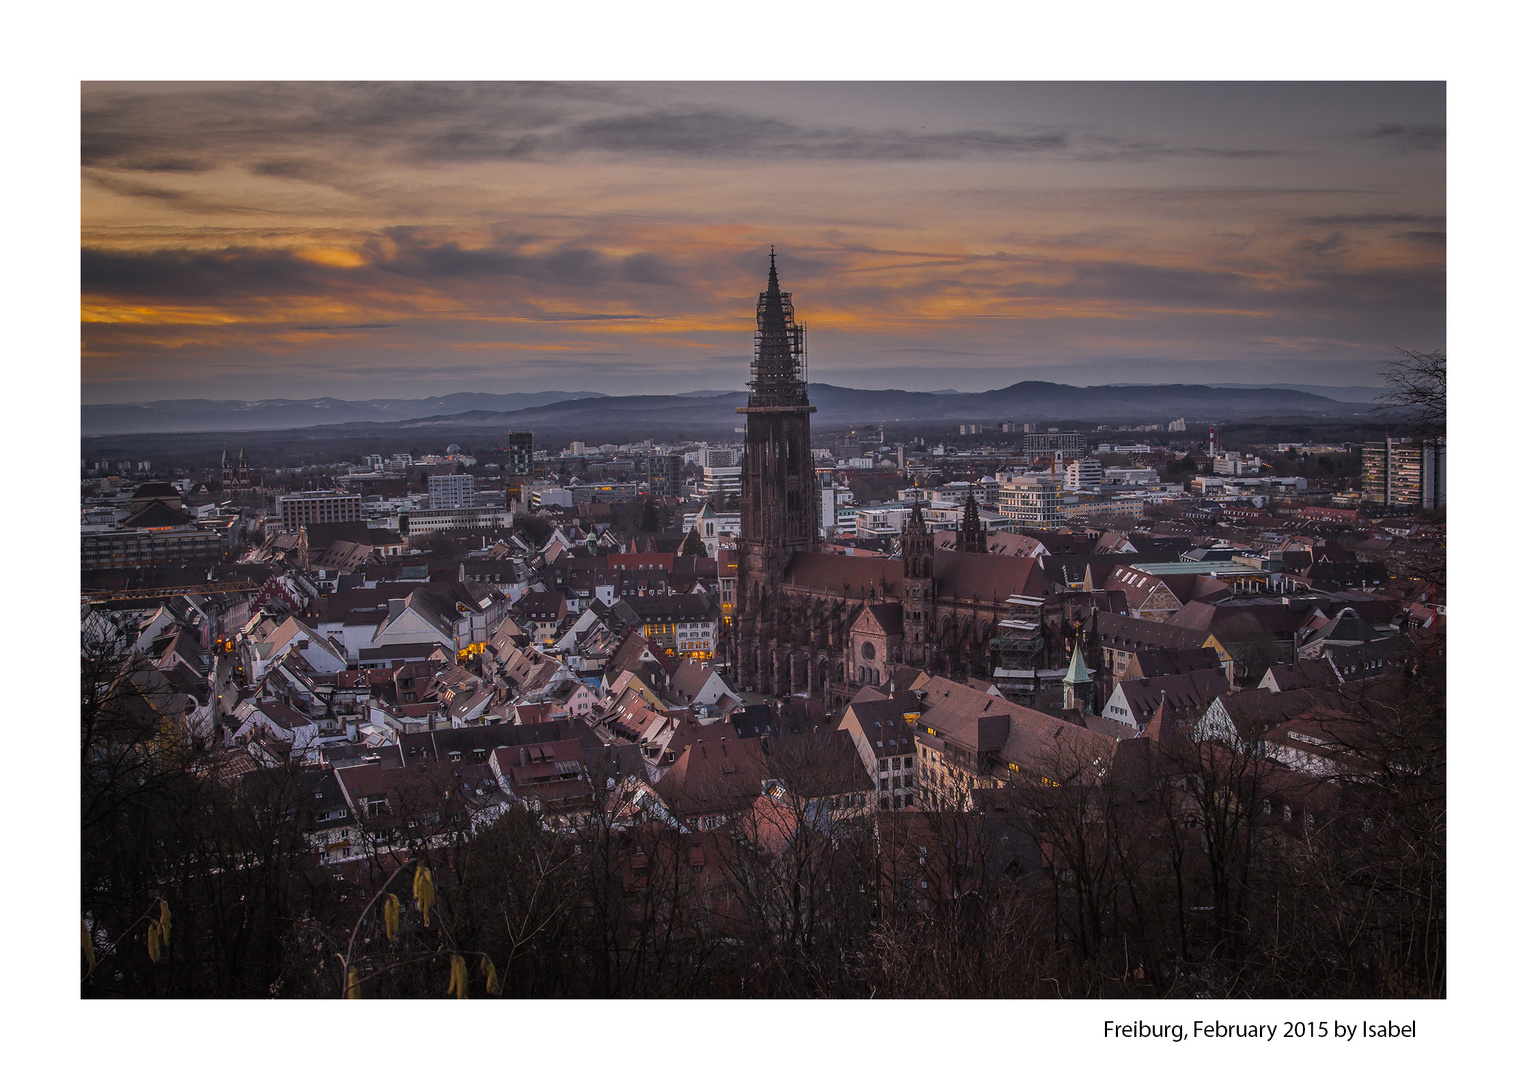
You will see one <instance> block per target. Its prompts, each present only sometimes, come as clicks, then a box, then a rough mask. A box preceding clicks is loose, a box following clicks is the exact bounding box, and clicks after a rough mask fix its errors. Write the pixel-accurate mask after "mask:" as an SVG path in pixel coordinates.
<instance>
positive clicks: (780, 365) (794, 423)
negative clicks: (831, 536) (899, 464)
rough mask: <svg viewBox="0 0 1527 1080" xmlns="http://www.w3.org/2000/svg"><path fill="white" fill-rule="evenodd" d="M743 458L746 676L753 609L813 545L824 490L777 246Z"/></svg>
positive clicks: (754, 628) (740, 581)
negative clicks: (797, 555)
mask: <svg viewBox="0 0 1527 1080" xmlns="http://www.w3.org/2000/svg"><path fill="white" fill-rule="evenodd" d="M751 376H752V377H751V379H750V380H749V382H748V403H747V405H746V406H745V407H743V408H740V409H738V410H737V411H738V412H739V413H742V414H744V415H746V416H747V441H746V443H745V444H744V451H743V458H742V534H741V536H740V537H739V538H738V543H737V602H738V608H739V642H738V643H739V656H738V660H739V665H740V668H741V670H740V672H739V674H740V676H741V678H742V681H743V682H744V683H751V682H752V681H753V679H752V678H750V676H751V675H752V674H753V672H752V671H751V670H750V667H751V665H750V659H751V657H752V655H753V652H754V648H753V646H755V645H756V643H757V642H758V639H759V638H760V637H761V636H763V634H764V630H763V628H761V627H759V626H758V625H757V616H758V614H759V612H760V610H761V609H762V608H763V607H764V605H765V600H766V597H767V596H768V594H770V593H771V592H772V591H773V590H774V589H775V587H776V586H778V585H779V582H780V580H781V578H782V577H783V576H784V572H785V567H786V566H787V565H789V562H790V559H791V558H792V557H793V556H794V555H795V553H796V552H798V551H809V550H811V549H812V548H814V547H815V546H816V541H817V519H818V516H819V514H820V511H821V491H820V489H819V488H818V487H817V484H816V467H815V465H814V464H813V462H812V458H811V414H812V413H814V412H816V407H815V406H813V405H812V404H811V403H810V402H809V401H808V400H807V398H806V327H805V326H804V325H803V324H800V323H797V322H796V321H795V308H794V306H793V305H792V304H791V302H790V294H789V293H787V292H781V291H780V288H779V273H778V271H777V269H776V267H775V259H774V250H773V249H772V248H770V249H769V285H768V288H766V289H765V290H764V291H763V292H761V293H759V294H758V327H757V330H756V331H755V332H754V335H753V365H752V368H751Z"/></svg>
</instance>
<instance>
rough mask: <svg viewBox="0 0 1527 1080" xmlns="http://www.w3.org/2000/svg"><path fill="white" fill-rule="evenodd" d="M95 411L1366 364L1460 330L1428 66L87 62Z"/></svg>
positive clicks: (923, 385)
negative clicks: (564, 77) (1219, 72)
mask: <svg viewBox="0 0 1527 1080" xmlns="http://www.w3.org/2000/svg"><path fill="white" fill-rule="evenodd" d="M82 99H83V112H82V118H81V120H82V147H81V156H82V180H83V183H82V192H83V196H82V206H81V215H82V230H81V232H82V235H81V244H82V279H83V283H82V298H81V317H82V327H81V333H82V362H81V369H82V391H83V397H84V400H85V401H86V402H87V403H88V402H95V401H122V400H143V399H155V398H170V397H176V398H188V397H211V398H268V397H289V398H304V397H316V396H321V395H330V396H335V397H343V398H371V397H420V396H426V395H429V394H437V393H449V392H452V391H457V390H484V391H495V392H503V391H513V390H525V391H533V390H544V389H568V390H571V389H597V390H602V391H605V392H612V393H631V392H643V391H645V392H653V391H659V392H662V391H683V390H695V389H712V388H714V389H721V388H737V387H740V385H741V383H742V381H743V380H744V378H745V372H746V367H747V359H748V356H749V352H750V350H751V343H752V308H753V304H754V302H755V300H756V296H757V293H758V291H759V289H761V288H762V287H763V282H764V277H765V275H766V272H767V266H768V249H769V245H770V244H773V245H775V246H776V247H777V249H778V251H779V267H780V277H781V282H782V284H783V285H784V287H785V288H786V289H789V290H791V291H793V292H794V294H795V302H796V310H797V314H798V316H799V317H800V318H802V319H803V320H804V321H805V322H806V323H807V324H808V326H809V328H810V331H809V332H810V338H809V341H810V350H811V353H810V362H811V377H812V378H813V380H816V381H826V382H833V383H837V384H839V385H848V386H865V387H875V386H905V387H907V388H911V389H940V388H944V387H955V388H958V389H967V390H975V389H984V388H988V387H993V386H1003V385H1007V384H1009V383H1011V382H1014V381H1017V380H1019V379H1023V378H1044V379H1052V380H1055V381H1061V382H1070V383H1075V384H1079V385H1087V384H1093V383H1100V382H1178V381H1194V382H1283V383H1314V384H1321V385H1344V384H1362V383H1371V382H1372V381H1373V373H1374V371H1375V370H1376V368H1377V367H1378V366H1380V365H1381V364H1382V363H1383V362H1384V361H1385V360H1387V358H1388V356H1389V355H1390V350H1391V347H1393V346H1403V347H1407V348H1416V349H1433V348H1442V347H1445V345H1446V341H1445V309H1444V293H1445V276H1444V269H1445V253H1446V245H1445V229H1446V225H1445V217H1444V213H1445V167H1444V166H1445V154H1444V145H1443V144H1444V116H1445V108H1444V106H1445V100H1444V93H1443V88H1442V85H1441V84H1439V83H1428V84H1339V85H1334V86H1325V85H1320V84H1232V85H1228V86H1225V85H1218V86H1216V85H1211V84H1185V85H1172V84H1149V85H1144V86H1128V85H1123V84H1107V85H1098V84H1070V85H1056V84H1022V83H1009V84H830V85H823V84H801V83H778V84H675V85H660V84H641V85H637V86H625V85H596V84H570V85H550V84H496V85H487V86H475V85H468V84H445V85H421V84H403V85H388V86H380V85H347V84H320V85H305V84H291V83H287V84H264V85H255V86H239V85H233V84H216V85H213V86H197V85H194V84H170V85H154V84H128V85H107V84H85V85H84V87H83V90H82Z"/></svg>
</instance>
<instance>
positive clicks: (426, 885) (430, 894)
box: [414, 864, 435, 926]
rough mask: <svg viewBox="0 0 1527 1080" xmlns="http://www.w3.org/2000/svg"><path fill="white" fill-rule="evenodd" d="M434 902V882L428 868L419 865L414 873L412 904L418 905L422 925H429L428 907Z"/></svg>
mask: <svg viewBox="0 0 1527 1080" xmlns="http://www.w3.org/2000/svg"><path fill="white" fill-rule="evenodd" d="M434 902H435V882H434V880H433V879H432V878H431V877H430V872H429V867H427V866H424V865H423V864H420V866H419V868H418V869H417V870H415V871H414V903H415V904H416V905H418V908H419V914H420V915H422V916H424V925H425V926H428V925H429V909H430V905H432V904H433V903H434Z"/></svg>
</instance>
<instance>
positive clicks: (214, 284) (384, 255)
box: [80, 228, 684, 329]
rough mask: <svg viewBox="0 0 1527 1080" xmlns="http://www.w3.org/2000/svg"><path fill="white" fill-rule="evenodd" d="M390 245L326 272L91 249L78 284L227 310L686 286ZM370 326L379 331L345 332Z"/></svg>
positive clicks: (376, 245) (395, 235)
mask: <svg viewBox="0 0 1527 1080" xmlns="http://www.w3.org/2000/svg"><path fill="white" fill-rule="evenodd" d="M386 240H387V241H390V242H387V243H383V242H380V241H374V242H372V243H371V244H369V245H368V246H367V247H366V249H365V250H366V251H367V253H368V254H369V256H370V258H369V260H368V261H367V262H366V263H364V264H363V265H360V266H355V267H346V266H332V265H327V264H320V263H316V262H312V261H310V260H308V259H304V258H302V257H301V256H300V255H298V254H296V253H294V252H290V251H283V250H267V249H256V248H243V247H228V248H223V249H221V250H217V251H190V250H176V249H159V250H155V251H148V252H133V253H127V252H119V251H111V250H105V249H100V248H90V247H87V248H84V249H83V250H82V251H81V254H80V285H81V291H82V292H83V293H85V294H86V295H94V296H102V295H104V296H119V297H156V298H164V299H168V298H175V297H179V298H184V299H186V300H191V301H198V302H207V301H214V300H215V301H223V302H228V301H236V300H237V299H239V298H249V297H262V296H273V295H283V296H300V295H323V294H326V293H329V292H333V291H335V290H339V289H344V288H347V287H362V288H367V289H377V290H381V291H383V292H385V291H388V290H389V289H390V288H391V289H395V288H396V285H395V284H394V285H391V286H389V285H388V283H387V278H388V277H389V276H390V277H394V278H396V277H403V278H408V279H411V280H413V281H416V282H418V283H419V284H420V285H422V286H424V287H426V288H435V287H439V288H455V287H460V286H461V285H462V284H468V285H469V284H471V283H474V282H478V281H481V282H487V283H491V282H494V281H497V280H500V279H505V278H516V279H522V280H524V281H526V282H528V283H531V284H532V285H542V286H546V287H550V288H556V289H572V290H575V291H585V292H597V291H599V290H601V289H603V288H605V287H607V286H611V287H615V286H619V287H629V285H630V284H631V283H635V284H648V285H662V286H675V285H681V284H682V283H683V281H684V274H683V273H682V272H681V271H680V269H679V268H678V267H676V266H674V265H673V264H671V263H670V262H668V261H667V260H666V259H665V258H663V257H662V256H659V255H653V254H645V253H637V254H634V255H627V256H625V257H623V258H615V257H612V256H610V255H607V254H606V253H604V252H602V251H599V250H597V249H595V248H592V247H587V246H576V245H566V246H562V247H558V248H556V249H554V250H551V251H548V252H544V253H538V254H530V253H526V252H524V251H522V250H517V249H516V248H515V247H513V246H508V245H497V246H487V247H480V248H474V247H464V246H462V245H461V244H460V243H458V242H456V241H438V242H437V241H433V240H430V239H428V238H427V237H424V236H421V235H420V234H419V233H418V232H417V231H416V230H413V229H407V228H399V229H394V230H389V232H388V234H387V236H386ZM548 317H554V318H558V319H564V320H565V319H572V318H577V317H586V318H591V319H593V318H602V317H603V316H599V315H589V316H569V315H562V316H548ZM612 317H618V318H626V316H612ZM373 325H375V326H378V327H380V326H381V325H383V324H366V326H364V327H361V326H351V327H339V329H362V328H370V327H371V326H373ZM325 328H327V327H319V329H325Z"/></svg>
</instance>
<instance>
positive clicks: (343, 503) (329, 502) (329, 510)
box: [277, 491, 362, 532]
mask: <svg viewBox="0 0 1527 1080" xmlns="http://www.w3.org/2000/svg"><path fill="white" fill-rule="evenodd" d="M277 506H278V507H279V509H280V512H281V527H282V528H283V529H286V530H288V531H289V532H295V531H296V530H297V529H298V528H299V527H300V526H303V525H329V524H333V523H334V522H337V521H360V520H362V517H361V497H360V495H359V494H356V495H347V494H345V493H344V492H341V491H301V492H297V493H296V494H293V495H283V496H281V498H280V499H279V500H277Z"/></svg>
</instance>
